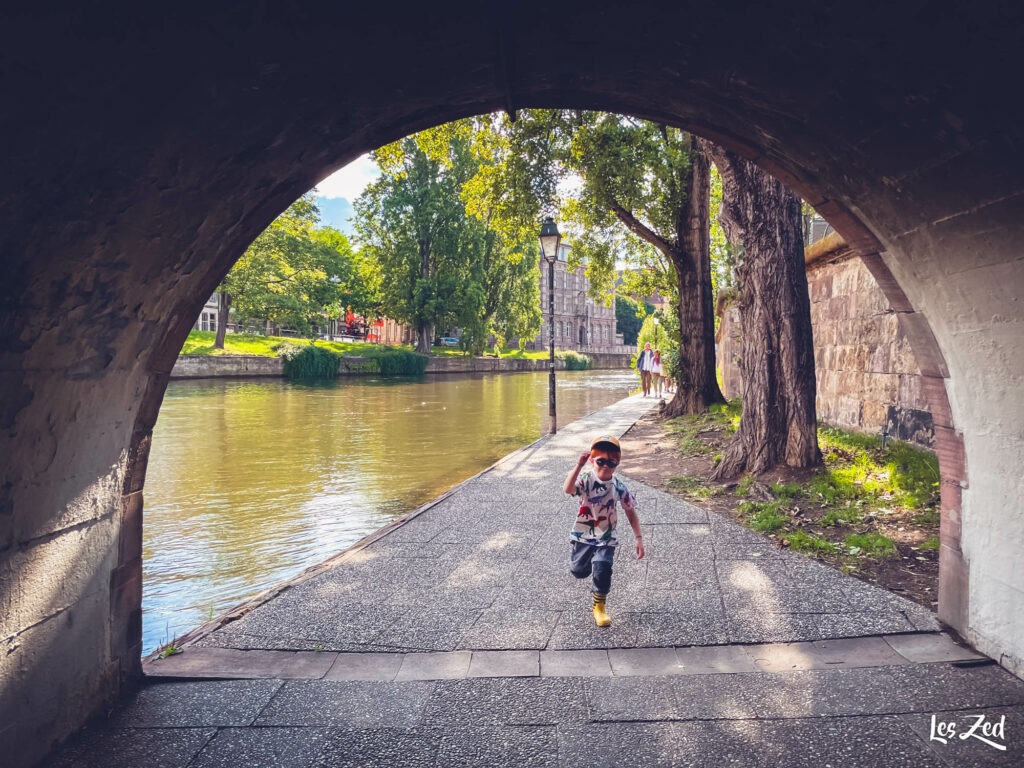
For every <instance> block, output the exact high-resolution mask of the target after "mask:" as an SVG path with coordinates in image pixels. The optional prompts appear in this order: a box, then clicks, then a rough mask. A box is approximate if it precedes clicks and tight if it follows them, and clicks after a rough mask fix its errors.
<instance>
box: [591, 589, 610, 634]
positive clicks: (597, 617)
mask: <svg viewBox="0 0 1024 768" xmlns="http://www.w3.org/2000/svg"><path fill="white" fill-rule="evenodd" d="M607 597H608V595H602V594H601V593H600V592H595V593H594V623H595V624H597V626H599V627H607V626H608V625H609V624H611V623H612V617H611V616H609V615H608V614H607V612H606V611H605V609H604V601H605V599H606V598H607Z"/></svg>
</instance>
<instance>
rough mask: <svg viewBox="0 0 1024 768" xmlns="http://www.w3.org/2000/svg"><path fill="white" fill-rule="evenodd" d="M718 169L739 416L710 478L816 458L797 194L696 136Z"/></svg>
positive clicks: (807, 305) (811, 353)
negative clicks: (735, 335) (735, 295)
mask: <svg viewBox="0 0 1024 768" xmlns="http://www.w3.org/2000/svg"><path fill="white" fill-rule="evenodd" d="M702 143H703V144H704V146H705V147H706V149H707V151H708V153H709V154H710V155H711V157H712V159H713V160H714V161H715V164H716V165H717V166H718V170H719V172H720V173H721V174H722V184H723V187H722V206H721V209H720V214H719V220H720V221H721V222H722V225H723V228H724V229H725V232H726V236H727V237H728V239H729V241H730V242H731V243H733V244H736V245H742V246H743V257H742V259H741V260H740V262H739V265H738V266H737V268H736V276H737V281H738V283H739V313H740V326H741V332H742V336H741V340H740V362H739V368H740V373H741V375H742V377H743V396H742V398H743V415H742V417H741V418H740V426H739V431H738V432H737V433H736V437H735V439H734V440H733V442H732V443H730V445H729V446H728V447H727V448H726V450H725V453H724V455H723V458H722V462H721V464H719V465H718V469H717V470H716V472H715V474H714V478H715V479H724V478H728V477H734V476H736V475H738V474H740V473H741V472H744V471H746V472H751V473H754V474H760V473H762V472H765V471H767V470H769V469H772V468H774V467H776V466H778V465H779V464H782V463H785V464H786V465H787V466H790V467H810V466H814V465H816V464H820V463H821V452H820V451H819V450H818V434H817V419H816V415H815V374H814V342H813V337H812V332H811V305H810V298H809V296H808V294H807V274H806V272H805V269H804V248H803V236H802V232H801V225H802V221H801V215H800V213H801V212H800V198H799V197H797V196H796V195H795V194H793V193H792V192H790V191H789V190H788V189H786V187H784V186H783V185H782V184H781V183H780V182H778V181H777V180H775V179H774V178H772V177H771V176H769V175H768V174H767V173H765V172H764V171H762V170H761V169H760V168H758V167H757V166H756V165H754V164H753V163H751V162H749V161H747V160H744V159H743V158H741V157H739V156H738V155H735V154H733V153H732V152H729V151H727V150H724V149H722V148H721V147H717V146H715V145H713V144H710V143H708V142H702Z"/></svg>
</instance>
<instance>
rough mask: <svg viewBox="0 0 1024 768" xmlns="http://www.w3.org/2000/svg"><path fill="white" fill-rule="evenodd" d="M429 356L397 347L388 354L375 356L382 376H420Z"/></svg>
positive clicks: (428, 360)
mask: <svg viewBox="0 0 1024 768" xmlns="http://www.w3.org/2000/svg"><path fill="white" fill-rule="evenodd" d="M428 362H430V358H429V357H427V356H426V355H418V354H416V353H415V352H410V351H408V350H405V349H398V350H395V351H394V352H392V353H391V354H390V355H381V356H380V357H378V358H377V366H378V368H379V369H380V372H381V374H382V375H383V376H422V375H423V372H424V371H425V370H427V363H428Z"/></svg>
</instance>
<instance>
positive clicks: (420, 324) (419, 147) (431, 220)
mask: <svg viewBox="0 0 1024 768" xmlns="http://www.w3.org/2000/svg"><path fill="white" fill-rule="evenodd" d="M503 147H504V145H503V144H502V142H501V137H500V136H499V135H496V134H494V133H493V132H492V131H489V130H488V121H487V119H480V120H477V121H469V120H462V121H457V122H454V123H448V124H445V125H442V126H438V127H437V128H434V129H430V130H427V131H421V132H420V133H417V134H415V135H413V136H410V137H407V138H406V139H403V140H402V141H399V142H395V143H394V144H390V145H387V146H385V147H382V148H381V149H379V150H377V151H376V152H375V153H374V155H373V157H374V159H375V160H376V161H377V163H378V165H379V166H380V167H381V170H382V175H381V177H380V178H379V179H378V180H377V181H376V182H374V183H373V184H371V185H370V187H369V188H367V190H366V191H365V192H364V193H363V195H362V196H361V197H360V198H359V200H357V201H356V204H355V209H356V219H355V225H356V229H357V231H358V232H359V236H360V239H361V241H362V242H363V244H364V248H365V250H366V254H367V258H368V261H369V262H370V263H371V264H372V265H373V267H374V279H375V282H374V287H375V288H376V290H377V291H378V293H379V295H380V297H381V301H382V306H383V308H384V311H385V312H386V313H387V314H388V315H390V316H391V317H394V318H396V319H397V320H400V321H402V322H406V323H409V324H410V325H413V326H414V327H416V328H417V329H419V328H426V327H427V326H430V327H433V328H435V329H439V330H442V331H443V330H444V329H449V328H453V327H458V328H460V329H461V334H460V337H459V341H460V346H461V348H462V349H463V350H464V351H466V352H468V353H472V354H480V353H481V352H483V350H484V348H485V347H486V345H487V341H488V338H489V336H491V335H492V334H493V335H494V336H495V337H496V338H497V339H498V341H499V343H500V344H504V343H505V342H506V341H507V340H509V339H512V338H519V339H520V341H521V343H522V342H524V341H528V340H529V339H532V338H534V337H536V335H537V332H538V331H539V330H540V320H541V315H540V306H539V301H538V290H539V288H538V286H539V280H540V272H539V268H538V260H539V253H538V245H537V237H536V232H535V231H532V232H529V234H528V236H527V235H526V234H525V230H522V232H523V234H520V230H518V229H515V228H509V227H502V226H500V224H501V223H502V222H501V221H500V218H499V217H497V216H496V214H495V207H500V202H501V201H500V200H496V199H495V198H493V197H491V196H488V195H487V194H485V192H486V190H487V189H489V186H488V184H489V181H488V180H489V179H490V178H491V177H492V176H493V175H494V173H495V172H496V171H495V168H496V167H501V166H502V165H503V164H504V163H507V162H513V163H514V162H515V158H510V157H508V154H507V151H506V150H505V149H503ZM470 190H476V193H477V196H476V197H473V195H471V194H470ZM534 229H535V228H534ZM421 351H423V352H426V351H428V350H426V349H424V350H421Z"/></svg>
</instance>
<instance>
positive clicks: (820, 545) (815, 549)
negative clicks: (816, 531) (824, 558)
mask: <svg viewBox="0 0 1024 768" xmlns="http://www.w3.org/2000/svg"><path fill="white" fill-rule="evenodd" d="M786 538H787V539H788V540H789V548H790V549H792V550H794V551H795V552H806V553H808V554H811V555H834V554H835V552H836V545H835V544H833V543H832V542H831V541H826V540H825V539H822V538H819V537H818V536H813V535H811V534H809V533H807V532H806V531H801V530H799V529H798V530H795V531H793V532H792V533H787V534H786Z"/></svg>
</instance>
